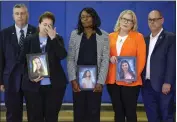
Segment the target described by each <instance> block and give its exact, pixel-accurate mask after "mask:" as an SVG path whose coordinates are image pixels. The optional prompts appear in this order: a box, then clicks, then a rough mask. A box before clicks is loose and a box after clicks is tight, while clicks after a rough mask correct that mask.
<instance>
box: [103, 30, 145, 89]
mask: <svg viewBox="0 0 177 122" xmlns="http://www.w3.org/2000/svg"><path fill="white" fill-rule="evenodd" d="M118 35H119V33H118V32H113V33H110V34H109V41H110V58H111V57H112V56H117V49H116V41H117V38H118ZM119 56H136V59H137V81H135V82H132V83H130V84H127V83H125V82H123V81H119V82H116V64H112V63H111V62H110V64H109V70H108V75H107V79H106V84H114V83H116V84H118V85H123V86H137V85H142V79H141V73H142V71H143V68H144V66H145V60H146V44H145V41H144V37H143V35H142V34H141V33H138V32H136V31H130V32H129V34H128V37H127V38H126V40H125V42H124V43H123V45H122V48H121V52H120V55H119Z"/></svg>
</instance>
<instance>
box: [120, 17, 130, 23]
mask: <svg viewBox="0 0 177 122" xmlns="http://www.w3.org/2000/svg"><path fill="white" fill-rule="evenodd" d="M120 19H121V21H123V22H125V23H128V24H131V23H133V20H131V19H126V18H122V17H121V18H120Z"/></svg>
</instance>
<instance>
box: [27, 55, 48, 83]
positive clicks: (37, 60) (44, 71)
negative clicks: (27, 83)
mask: <svg viewBox="0 0 177 122" xmlns="http://www.w3.org/2000/svg"><path fill="white" fill-rule="evenodd" d="M26 57H27V67H28V76H29V79H30V80H34V79H36V78H38V77H50V70H49V63H48V54H47V53H35V54H27V55H26ZM37 67H39V68H37Z"/></svg>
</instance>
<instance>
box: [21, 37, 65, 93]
mask: <svg viewBox="0 0 177 122" xmlns="http://www.w3.org/2000/svg"><path fill="white" fill-rule="evenodd" d="M41 52H42V51H41V49H40V41H39V33H36V34H34V35H32V36H30V37H29V38H28V39H26V40H25V43H24V50H23V52H22V53H21V55H20V57H19V59H20V62H21V63H24V64H25V70H24V75H23V80H22V89H23V90H25V91H38V89H39V87H40V82H38V83H35V82H32V81H30V80H29V76H28V70H27V64H26V62H27V61H26V54H34V53H41ZM46 52H47V53H48V61H49V72H50V80H51V84H52V88H59V87H65V86H66V84H67V83H68V82H67V79H66V76H65V73H64V70H63V68H62V66H61V60H62V59H64V58H65V57H66V56H67V52H66V50H65V47H64V42H63V38H62V37H61V36H59V35H57V36H56V38H54V39H53V40H51V39H50V38H49V37H48V39H47V45H46Z"/></svg>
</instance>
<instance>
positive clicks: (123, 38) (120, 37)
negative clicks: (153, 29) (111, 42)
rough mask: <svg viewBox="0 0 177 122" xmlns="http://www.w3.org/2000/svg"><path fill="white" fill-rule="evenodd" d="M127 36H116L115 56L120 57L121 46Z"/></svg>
mask: <svg viewBox="0 0 177 122" xmlns="http://www.w3.org/2000/svg"><path fill="white" fill-rule="evenodd" d="M127 37H128V35H126V36H123V37H122V36H118V38H117V42H116V49H117V56H119V55H120V52H121V49H122V45H123V44H124V42H125V40H126V39H127Z"/></svg>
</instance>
